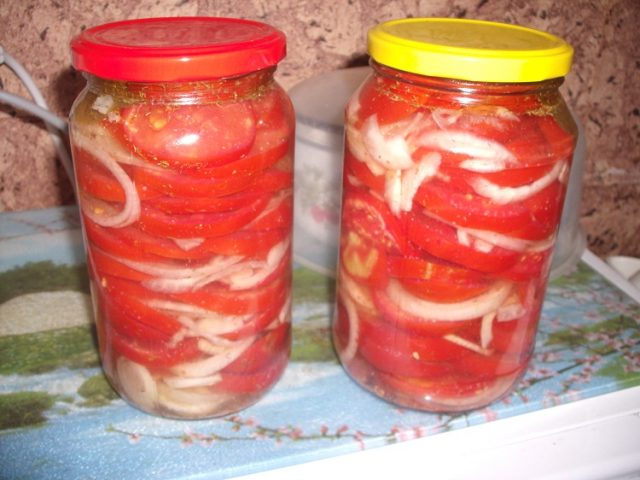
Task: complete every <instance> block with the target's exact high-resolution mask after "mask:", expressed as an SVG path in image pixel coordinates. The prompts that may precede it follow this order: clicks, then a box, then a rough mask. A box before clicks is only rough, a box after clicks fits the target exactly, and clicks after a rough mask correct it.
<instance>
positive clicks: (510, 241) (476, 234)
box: [457, 227, 556, 252]
mask: <svg viewBox="0 0 640 480" xmlns="http://www.w3.org/2000/svg"><path fill="white" fill-rule="evenodd" d="M457 229H458V232H460V233H459V235H462V237H463V238H464V236H465V235H469V236H470V237H472V239H473V240H477V239H479V240H482V241H484V242H487V243H489V244H491V245H495V246H496V247H501V248H505V249H507V250H512V251H514V252H524V251H527V252H542V251H545V250H547V249H549V248H551V247H552V246H553V243H554V242H555V240H556V235H555V233H552V234H551V235H549V236H548V237H547V238H544V239H542V240H526V239H523V238H516V237H509V236H507V235H503V234H501V233H497V232H493V231H491V230H478V229H475V228H465V227H457ZM460 243H462V242H460Z"/></svg>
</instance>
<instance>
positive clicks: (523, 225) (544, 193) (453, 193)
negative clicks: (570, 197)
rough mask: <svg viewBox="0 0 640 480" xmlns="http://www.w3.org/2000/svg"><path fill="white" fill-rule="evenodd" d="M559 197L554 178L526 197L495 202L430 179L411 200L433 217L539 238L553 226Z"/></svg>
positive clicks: (551, 230) (558, 207) (508, 233)
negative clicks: (504, 202) (502, 202)
mask: <svg viewBox="0 0 640 480" xmlns="http://www.w3.org/2000/svg"><path fill="white" fill-rule="evenodd" d="M563 196H564V187H563V186H562V185H561V184H560V182H557V181H556V182H553V183H552V184H551V185H549V186H547V187H546V188H544V189H542V190H541V191H539V192H537V193H535V194H533V195H532V196H531V197H529V198H528V199H526V200H523V201H520V202H511V203H508V204H506V205H499V204H497V203H495V202H493V201H492V200H491V199H489V198H485V197H482V196H480V195H475V194H473V193H469V192H466V193H464V192H461V191H459V190H455V189H452V188H451V186H449V185H447V183H446V182H444V181H442V180H439V179H432V180H430V181H428V182H424V183H423V184H422V185H421V186H420V188H419V189H418V192H417V193H416V196H415V201H416V202H417V203H419V204H420V205H421V206H423V207H424V208H425V209H426V210H428V211H429V212H431V213H432V214H434V215H436V216H437V217H439V218H441V219H443V220H445V221H447V222H450V223H453V224H455V225H458V226H461V227H468V228H475V229H479V230H491V231H494V232H498V233H502V234H505V235H509V236H512V237H515V238H522V239H527V240H543V239H546V238H547V237H548V236H549V235H551V234H552V233H553V232H554V231H555V230H556V228H557V225H558V223H557V222H558V219H559V214H560V212H561V209H562V199H563Z"/></svg>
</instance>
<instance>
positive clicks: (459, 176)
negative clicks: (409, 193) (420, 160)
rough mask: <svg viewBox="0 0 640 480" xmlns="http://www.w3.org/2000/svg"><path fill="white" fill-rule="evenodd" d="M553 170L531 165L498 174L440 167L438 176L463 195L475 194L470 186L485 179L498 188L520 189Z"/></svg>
mask: <svg viewBox="0 0 640 480" xmlns="http://www.w3.org/2000/svg"><path fill="white" fill-rule="evenodd" d="M552 169H553V164H546V165H533V166H531V167H524V168H505V169H504V170H500V171H498V172H483V173H477V172H472V171H469V170H465V169H462V168H457V167H452V166H447V165H441V166H440V170H439V172H440V174H441V177H440V178H442V179H445V180H444V181H445V182H446V183H449V184H450V185H452V186H453V187H455V189H457V190H460V191H462V192H464V193H475V192H474V190H473V188H472V187H471V184H472V183H473V182H475V181H477V180H478V179H481V178H482V179H485V180H487V181H489V182H491V183H493V184H495V185H498V186H500V187H520V186H523V185H528V184H530V183H533V182H535V181H536V180H539V179H540V178H542V177H544V176H545V175H546V174H548V173H549V172H550V171H551V170H552Z"/></svg>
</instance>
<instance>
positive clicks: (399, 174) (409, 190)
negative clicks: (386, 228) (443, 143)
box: [384, 152, 442, 215]
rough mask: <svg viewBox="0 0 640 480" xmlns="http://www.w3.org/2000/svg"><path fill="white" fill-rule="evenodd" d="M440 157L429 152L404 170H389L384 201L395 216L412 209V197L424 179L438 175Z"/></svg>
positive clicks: (435, 153)
mask: <svg viewBox="0 0 640 480" xmlns="http://www.w3.org/2000/svg"><path fill="white" fill-rule="evenodd" d="M441 158H442V156H441V155H440V154H439V153H437V152H430V153H428V154H426V155H424V156H423V157H422V159H421V160H420V161H419V162H418V163H415V164H413V165H412V166H411V168H408V169H406V170H389V171H387V173H386V176H385V194H384V196H385V200H386V202H387V205H389V209H390V210H391V211H392V212H393V213H394V214H396V215H398V214H399V213H400V212H408V211H410V210H411V209H412V208H413V197H414V196H415V195H416V192H417V191H418V188H420V185H422V182H424V181H425V180H426V179H428V178H431V177H433V176H434V175H436V173H438V167H439V166H440V160H441Z"/></svg>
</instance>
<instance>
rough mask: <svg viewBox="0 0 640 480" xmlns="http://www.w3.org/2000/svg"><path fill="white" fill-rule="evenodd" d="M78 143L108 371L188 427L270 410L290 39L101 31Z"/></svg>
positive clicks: (283, 323) (148, 27)
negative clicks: (264, 407) (267, 397)
mask: <svg viewBox="0 0 640 480" xmlns="http://www.w3.org/2000/svg"><path fill="white" fill-rule="evenodd" d="M72 50H73V63H74V66H75V67H76V68H77V69H79V70H81V71H82V72H84V73H85V76H86V78H87V86H86V88H85V89H84V91H83V92H82V93H81V94H80V96H79V98H78V99H77V100H76V102H75V104H74V106H73V109H72V113H71V118H70V133H71V146H72V150H73V157H74V167H75V175H76V179H77V184H78V200H79V204H80V208H81V212H82V223H83V232H84V235H85V243H86V248H87V259H88V267H89V276H90V280H91V290H92V296H93V302H94V307H95V317H96V325H97V332H98V340H99V344H100V345H99V346H100V355H101V359H102V365H103V368H104V370H105V372H106V375H107V377H108V378H109V380H110V381H111V383H112V384H113V386H114V387H115V389H116V390H117V391H118V392H119V393H120V394H121V395H122V396H123V397H124V398H125V399H126V400H127V401H129V402H130V403H131V404H132V405H134V406H136V407H138V408H140V409H142V410H144V411H147V412H149V413H152V414H156V415H161V416H167V417H176V418H204V417H212V416H220V415H225V414H228V413H230V412H235V411H238V410H240V409H243V408H245V407H247V406H249V405H251V404H253V403H255V402H256V401H258V400H259V399H260V398H261V397H262V396H263V395H264V394H265V393H266V392H267V391H268V390H269V388H271V387H272V386H273V385H274V384H275V382H276V381H277V380H278V378H279V377H280V375H281V374H282V372H283V371H284V369H285V367H286V365H287V361H288V357H289V351H290V344H291V339H290V335H291V329H290V321H291V313H290V307H291V298H290V295H291V250H292V249H291V243H292V216H293V212H292V211H293V191H292V190H293V187H292V180H293V146H294V141H293V132H294V114H293V108H292V105H291V102H290V100H289V98H288V96H287V95H286V93H285V92H284V90H283V89H282V88H281V87H280V86H279V85H278V84H277V83H276V82H275V81H274V72H275V69H276V65H277V63H278V62H279V61H280V60H281V59H282V58H283V56H284V54H285V37H284V34H283V33H282V32H280V31H279V30H277V29H275V28H273V27H270V26H269V25H266V24H263V23H258V22H252V21H247V20H238V19H225V18H210V17H207V18H198V17H193V18H155V19H145V20H132V21H125V22H117V23H112V24H106V25H102V26H99V27H94V28H90V29H88V30H85V31H84V32H83V33H82V34H80V35H79V36H78V37H77V38H76V39H74V41H73V43H72Z"/></svg>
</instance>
